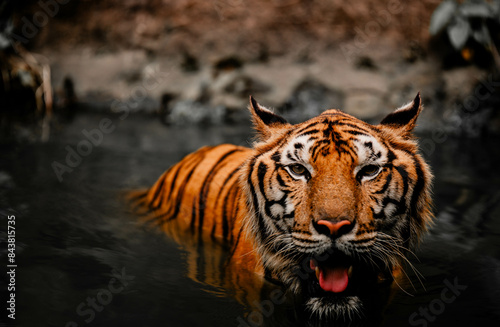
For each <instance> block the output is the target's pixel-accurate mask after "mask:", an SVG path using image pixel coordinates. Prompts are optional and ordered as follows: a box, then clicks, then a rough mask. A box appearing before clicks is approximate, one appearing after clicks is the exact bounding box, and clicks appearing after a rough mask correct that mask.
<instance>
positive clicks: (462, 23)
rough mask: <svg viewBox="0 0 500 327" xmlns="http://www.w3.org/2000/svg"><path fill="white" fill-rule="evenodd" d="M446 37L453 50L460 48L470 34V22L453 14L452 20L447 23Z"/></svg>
mask: <svg viewBox="0 0 500 327" xmlns="http://www.w3.org/2000/svg"><path fill="white" fill-rule="evenodd" d="M447 32H448V37H449V38H450V42H451V45H453V47H454V48H455V50H460V49H462V48H463V46H464V45H465V42H467V39H468V38H469V36H470V34H471V28H470V24H469V22H468V21H467V20H465V19H464V18H463V17H461V16H455V19H454V20H453V22H452V23H451V24H450V25H448V29H447Z"/></svg>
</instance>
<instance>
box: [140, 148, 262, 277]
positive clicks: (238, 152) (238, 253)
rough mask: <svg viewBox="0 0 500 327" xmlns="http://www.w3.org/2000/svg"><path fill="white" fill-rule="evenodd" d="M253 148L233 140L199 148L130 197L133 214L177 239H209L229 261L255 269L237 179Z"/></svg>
mask: <svg viewBox="0 0 500 327" xmlns="http://www.w3.org/2000/svg"><path fill="white" fill-rule="evenodd" d="M253 153H254V150H253V149H250V148H245V147H242V146H236V145H232V144H222V145H218V146H205V147H203V148H200V149H199V150H197V151H196V152H193V153H191V154H189V155H187V156H186V157H185V158H184V159H182V160H181V161H180V162H178V163H177V164H175V165H174V166H172V167H171V168H170V169H168V170H167V171H166V172H165V173H163V175H162V176H161V177H160V178H159V179H158V180H157V181H156V183H155V184H154V185H153V186H152V187H151V188H150V189H148V190H146V191H142V192H137V193H135V194H133V195H132V196H131V197H132V198H133V200H134V203H135V206H136V208H137V213H139V214H140V215H142V216H143V217H144V218H145V219H146V220H148V221H153V222H155V223H156V224H158V225H159V226H161V227H162V228H163V229H164V230H165V231H166V232H168V234H169V235H170V236H172V237H174V238H175V239H176V241H178V242H180V243H181V244H182V243H184V242H185V239H186V237H189V238H191V237H192V238H195V239H199V238H202V239H206V240H207V241H214V242H216V243H218V244H219V245H220V246H222V248H221V249H223V251H228V252H229V257H228V258H226V259H227V260H229V259H230V260H231V261H232V264H238V265H240V266H241V265H243V266H245V267H246V268H247V269H249V270H250V271H254V270H257V271H259V269H256V267H257V264H258V259H257V258H256V257H255V251H253V247H252V245H251V243H250V242H249V239H248V236H247V235H246V233H245V232H244V226H243V225H244V217H245V216H246V215H248V210H247V205H246V201H245V196H244V194H243V190H242V187H241V185H240V183H239V177H240V170H241V169H242V168H243V164H244V163H245V161H246V160H247V159H248V158H249V157H251V156H252V154H253ZM221 257H223V255H222V254H221ZM245 267H242V268H245Z"/></svg>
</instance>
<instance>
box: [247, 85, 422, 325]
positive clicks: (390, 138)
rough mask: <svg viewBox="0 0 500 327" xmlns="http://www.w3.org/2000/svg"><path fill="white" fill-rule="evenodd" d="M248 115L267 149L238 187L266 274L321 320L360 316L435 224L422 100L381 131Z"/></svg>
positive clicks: (351, 121)
mask: <svg viewBox="0 0 500 327" xmlns="http://www.w3.org/2000/svg"><path fill="white" fill-rule="evenodd" d="M250 109H251V111H252V113H253V116H254V122H255V125H256V128H257V130H258V132H259V133H260V136H261V141H260V142H258V143H256V144H255V149H256V152H257V154H256V155H255V156H254V157H252V158H251V159H250V160H249V161H248V162H247V163H246V167H245V169H244V173H243V178H242V181H241V182H242V184H243V186H244V189H245V191H246V194H247V201H248V204H249V208H250V211H251V213H252V214H251V215H249V217H247V221H246V223H247V228H248V229H249V230H250V233H251V235H252V237H253V239H254V242H255V247H256V248H257V251H258V252H259V254H260V256H261V259H262V262H263V265H264V268H265V270H266V274H267V275H268V276H271V277H272V278H275V279H277V280H279V281H281V282H282V283H283V284H284V285H286V286H287V287H288V288H290V289H291V290H292V291H293V292H295V293H296V294H298V295H299V296H301V297H302V298H303V300H304V304H305V307H306V309H307V310H308V311H309V312H310V313H312V314H313V315H314V316H316V317H318V318H327V319H330V320H349V319H354V318H355V317H357V316H363V315H364V311H366V310H370V308H369V307H370V306H371V305H373V299H372V300H370V298H371V297H373V294H377V292H379V289H380V288H381V287H385V286H387V285H390V284H392V281H393V278H394V275H395V274H397V271H398V269H399V267H400V264H401V262H402V261H406V260H407V259H406V257H405V255H406V254H407V252H408V251H409V249H411V248H412V247H414V246H415V245H416V244H417V243H418V240H419V238H420V236H421V234H422V232H423V231H425V229H426V227H427V225H428V224H429V223H430V222H431V219H432V214H431V211H430V206H431V200H430V195H429V194H430V184H431V179H432V175H431V173H430V170H429V168H428V166H427V164H426V163H425V162H424V161H423V159H422V158H421V157H420V155H419V154H418V153H417V145H416V142H415V141H414V139H413V137H412V135H411V131H412V129H413V127H414V126H415V121H416V118H417V116H418V114H419V113H420V111H421V105H420V96H419V95H417V97H416V98H415V100H414V101H413V102H412V103H410V104H408V105H406V106H404V107H402V108H400V109H398V110H396V111H395V112H393V113H392V114H390V115H389V116H387V117H386V118H385V119H384V120H383V121H382V123H381V124H379V125H376V126H373V125H370V124H367V123H364V122H362V121H360V120H358V119H356V118H354V117H352V116H350V115H347V114H345V113H342V112H340V111H337V110H328V111H325V112H324V113H323V114H321V115H320V116H318V117H315V118H313V119H311V120H309V121H306V122H304V123H301V124H297V125H291V124H288V123H287V122H286V121H285V120H284V119H283V118H281V117H279V116H277V115H275V114H273V113H272V112H270V111H268V110H267V109H265V108H263V107H261V106H260V105H259V104H257V103H256V102H255V101H254V100H253V99H251V106H250ZM375 302H376V300H375Z"/></svg>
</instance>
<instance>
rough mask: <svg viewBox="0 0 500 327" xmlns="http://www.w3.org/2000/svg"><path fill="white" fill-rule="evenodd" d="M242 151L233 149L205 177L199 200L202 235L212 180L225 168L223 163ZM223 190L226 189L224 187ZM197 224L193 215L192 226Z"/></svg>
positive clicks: (199, 223) (199, 227)
mask: <svg viewBox="0 0 500 327" xmlns="http://www.w3.org/2000/svg"><path fill="white" fill-rule="evenodd" d="M240 151H241V150H239V149H233V150H231V151H228V152H226V153H225V154H224V155H223V156H222V157H220V158H219V160H217V162H216V163H215V164H214V165H213V166H212V169H211V170H210V173H209V174H208V175H207V176H206V177H205V180H204V181H203V184H202V186H201V194H200V197H199V200H198V210H197V212H198V231H199V232H200V233H201V231H202V229H203V219H204V218H205V203H206V200H207V196H208V192H209V190H210V184H211V183H212V180H213V179H214V177H215V175H216V174H217V173H218V172H219V171H220V170H221V169H222V168H223V167H224V166H225V165H222V164H221V163H222V162H223V161H224V160H226V158H227V157H229V156H230V155H232V154H233V153H235V152H240ZM222 188H224V185H222ZM194 224H196V215H193V217H192V219H191V226H194Z"/></svg>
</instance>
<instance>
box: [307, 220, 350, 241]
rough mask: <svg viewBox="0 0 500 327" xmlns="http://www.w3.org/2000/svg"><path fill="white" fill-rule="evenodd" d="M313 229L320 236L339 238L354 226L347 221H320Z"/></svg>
mask: <svg viewBox="0 0 500 327" xmlns="http://www.w3.org/2000/svg"><path fill="white" fill-rule="evenodd" d="M314 227H315V228H316V230H317V231H318V233H320V234H324V235H327V236H333V237H340V236H342V235H344V234H347V233H349V232H350V231H351V230H352V229H353V227H354V225H353V224H351V222H350V221H349V220H341V221H335V222H333V221H330V220H320V221H318V222H317V223H316V224H315V225H314Z"/></svg>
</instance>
